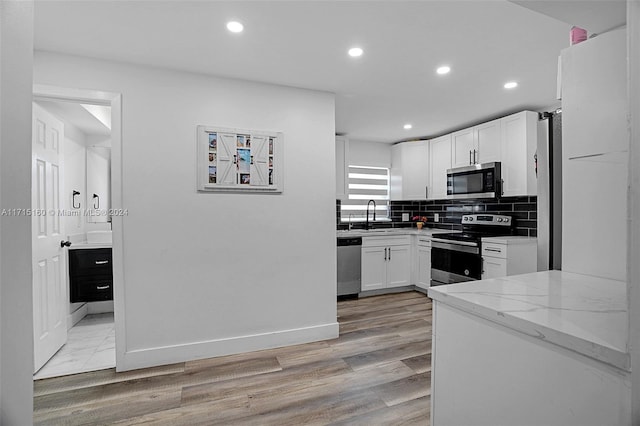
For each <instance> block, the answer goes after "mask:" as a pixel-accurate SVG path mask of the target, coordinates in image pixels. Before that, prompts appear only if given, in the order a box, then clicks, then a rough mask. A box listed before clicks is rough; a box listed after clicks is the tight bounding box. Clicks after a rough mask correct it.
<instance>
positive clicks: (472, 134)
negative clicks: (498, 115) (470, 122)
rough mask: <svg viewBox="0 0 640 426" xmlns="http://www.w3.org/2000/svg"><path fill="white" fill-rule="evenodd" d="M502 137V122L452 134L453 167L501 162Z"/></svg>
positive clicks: (483, 124) (489, 123) (495, 121)
mask: <svg viewBox="0 0 640 426" xmlns="http://www.w3.org/2000/svg"><path fill="white" fill-rule="evenodd" d="M501 137H502V135H501V120H493V121H489V122H486V123H482V124H479V125H477V126H474V127H470V128H468V129H464V130H460V131H458V132H455V133H452V134H451V146H452V150H451V151H452V155H453V160H452V162H453V167H463V166H470V165H472V164H479V163H490V162H493V161H500V159H501V149H502V147H501Z"/></svg>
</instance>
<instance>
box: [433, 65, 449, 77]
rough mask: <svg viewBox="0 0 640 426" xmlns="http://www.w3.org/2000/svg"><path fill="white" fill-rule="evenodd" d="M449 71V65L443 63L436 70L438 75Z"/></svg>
mask: <svg viewBox="0 0 640 426" xmlns="http://www.w3.org/2000/svg"><path fill="white" fill-rule="evenodd" d="M449 71H451V67H448V66H446V65H443V66H441V67H440V68H438V69H437V70H436V72H437V73H438V74H440V75H443V74H449Z"/></svg>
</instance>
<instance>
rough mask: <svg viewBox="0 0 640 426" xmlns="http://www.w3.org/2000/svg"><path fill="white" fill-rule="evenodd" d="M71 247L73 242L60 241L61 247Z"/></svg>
mask: <svg viewBox="0 0 640 426" xmlns="http://www.w3.org/2000/svg"><path fill="white" fill-rule="evenodd" d="M70 245H71V241H65V240H62V241H60V247H69V246H70Z"/></svg>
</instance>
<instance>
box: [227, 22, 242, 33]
mask: <svg viewBox="0 0 640 426" xmlns="http://www.w3.org/2000/svg"><path fill="white" fill-rule="evenodd" d="M227 29H228V30H229V31H231V32H232V33H241V32H242V30H244V25H242V24H241V23H240V22H238V21H231V22H227Z"/></svg>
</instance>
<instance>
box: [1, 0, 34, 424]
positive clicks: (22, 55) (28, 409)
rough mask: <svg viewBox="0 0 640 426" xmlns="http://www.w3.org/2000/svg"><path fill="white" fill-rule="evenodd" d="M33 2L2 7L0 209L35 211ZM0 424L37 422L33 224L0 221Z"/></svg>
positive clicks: (27, 220)
mask: <svg viewBox="0 0 640 426" xmlns="http://www.w3.org/2000/svg"><path fill="white" fill-rule="evenodd" d="M32 55H33V2H31V1H7V0H4V1H2V2H0V94H1V95H0V208H2V209H13V208H30V207H31V93H32V61H33V58H32ZM0 235H1V238H0V303H1V305H0V424H3V425H29V424H31V423H32V422H33V414H32V412H33V376H32V375H33V357H32V354H33V308H32V300H31V297H32V296H31V294H32V291H31V218H30V217H28V216H26V215H24V216H0Z"/></svg>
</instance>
